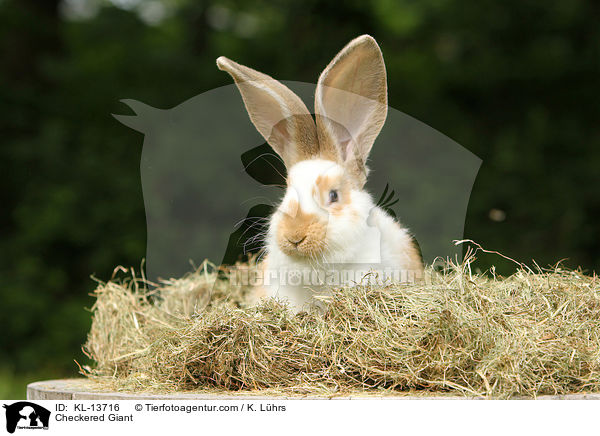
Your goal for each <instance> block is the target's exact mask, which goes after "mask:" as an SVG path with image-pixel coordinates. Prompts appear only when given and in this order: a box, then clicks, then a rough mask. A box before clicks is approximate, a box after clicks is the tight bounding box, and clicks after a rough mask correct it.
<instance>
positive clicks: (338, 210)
mask: <svg viewBox="0 0 600 436" xmlns="http://www.w3.org/2000/svg"><path fill="white" fill-rule="evenodd" d="M350 186H351V183H350V181H349V179H348V177H347V175H346V174H321V175H320V176H319V177H317V180H316V182H315V189H316V192H315V193H314V194H316V196H317V198H318V199H319V203H320V204H321V206H322V207H323V208H325V209H327V211H328V212H329V213H331V214H332V215H341V214H342V213H343V211H344V208H345V207H346V206H348V205H349V204H350V203H351V193H350V192H351V189H350ZM332 190H335V191H337V193H338V201H336V202H335V203H330V202H329V192H331V191H332Z"/></svg>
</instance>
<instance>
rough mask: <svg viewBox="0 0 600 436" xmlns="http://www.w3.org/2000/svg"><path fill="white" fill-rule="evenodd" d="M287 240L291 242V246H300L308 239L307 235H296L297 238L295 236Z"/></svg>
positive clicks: (288, 237) (287, 237)
mask: <svg viewBox="0 0 600 436" xmlns="http://www.w3.org/2000/svg"><path fill="white" fill-rule="evenodd" d="M285 238H286V239H287V240H288V241H289V242H290V243H291V244H294V245H300V243H302V241H304V240H305V239H306V235H304V236H299V235H296V236H293V237H290V236H286V237H285Z"/></svg>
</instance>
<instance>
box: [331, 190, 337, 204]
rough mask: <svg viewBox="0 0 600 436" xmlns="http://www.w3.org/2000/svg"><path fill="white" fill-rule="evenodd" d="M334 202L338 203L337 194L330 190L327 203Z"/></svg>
mask: <svg viewBox="0 0 600 436" xmlns="http://www.w3.org/2000/svg"><path fill="white" fill-rule="evenodd" d="M336 201H338V193H337V191H336V190H335V189H332V190H331V191H329V202H330V203H335V202H336Z"/></svg>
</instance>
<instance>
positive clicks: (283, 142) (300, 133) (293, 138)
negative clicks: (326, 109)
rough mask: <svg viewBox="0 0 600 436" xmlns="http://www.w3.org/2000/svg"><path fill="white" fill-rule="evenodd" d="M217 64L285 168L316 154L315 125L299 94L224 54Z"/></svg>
mask: <svg viewBox="0 0 600 436" xmlns="http://www.w3.org/2000/svg"><path fill="white" fill-rule="evenodd" d="M217 66H218V67H219V69H220V70H222V71H226V72H227V73H229V74H230V75H231V77H233V80H234V81H235V84H236V85H237V87H238V89H239V90H240V93H241V94H242V99H243V100H244V104H245V106H246V110H247V111H248V114H249V115H250V120H251V121H252V123H253V124H254V126H256V129H257V130H258V132H259V133H260V134H261V135H262V136H263V137H264V138H265V139H266V141H267V142H268V143H269V145H271V147H272V148H273V150H275V151H276V152H277V154H279V156H281V158H282V159H283V162H284V163H285V166H286V167H287V168H290V167H291V166H292V165H293V164H294V163H296V162H299V161H301V160H304V159H307V158H310V157H312V156H315V155H317V154H318V139H317V131H316V126H315V123H314V121H313V118H312V116H311V115H310V112H309V111H308V109H307V108H306V105H305V104H304V103H303V102H302V100H301V99H300V97H298V96H297V95H296V94H294V93H293V92H292V91H291V90H290V89H289V88H288V87H286V86H285V85H283V84H282V83H281V82H279V81H277V80H275V79H273V78H272V77H270V76H267V75H266V74H263V73H261V72H259V71H256V70H253V69H252V68H248V67H246V66H244V65H240V64H238V63H236V62H234V61H232V60H230V59H227V58H226V57H224V56H221V57H220V58H218V59H217Z"/></svg>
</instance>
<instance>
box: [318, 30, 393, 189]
mask: <svg viewBox="0 0 600 436" xmlns="http://www.w3.org/2000/svg"><path fill="white" fill-rule="evenodd" d="M315 115H316V120H317V132H318V136H319V142H320V146H321V148H322V149H328V148H335V149H336V150H337V153H338V158H339V159H340V161H341V162H342V163H343V164H344V165H346V166H347V168H348V169H349V170H350V172H351V174H353V176H354V178H355V181H356V183H357V184H358V185H359V186H360V187H362V185H364V183H365V182H366V177H367V168H366V166H365V162H366V160H367V157H368V155H369V152H370V151H371V147H372V146H373V142H374V141H375V138H376V137H377V135H378V134H379V132H380V131H381V128H382V127H383V124H384V123H385V118H386V116H387V81H386V73H385V64H384V62H383V56H382V54H381V50H380V49H379V46H378V45H377V42H375V40H374V39H373V38H372V37H371V36H369V35H362V36H359V37H358V38H356V39H354V40H352V41H350V43H349V44H348V45H346V47H344V48H343V49H342V51H340V52H339V53H338V54H337V56H336V57H335V58H334V59H333V60H332V61H331V63H330V64H329V65H328V66H327V68H325V70H324V71H323V73H322V74H321V77H319V82H318V84H317V91H316V94H315Z"/></svg>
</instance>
